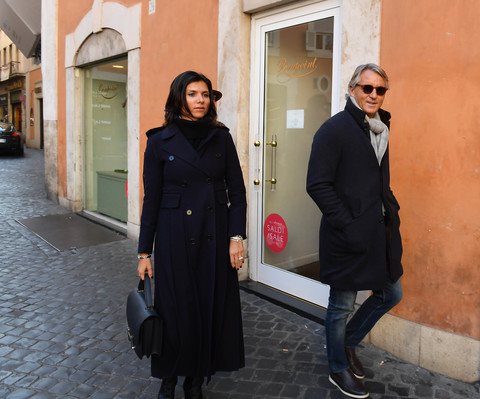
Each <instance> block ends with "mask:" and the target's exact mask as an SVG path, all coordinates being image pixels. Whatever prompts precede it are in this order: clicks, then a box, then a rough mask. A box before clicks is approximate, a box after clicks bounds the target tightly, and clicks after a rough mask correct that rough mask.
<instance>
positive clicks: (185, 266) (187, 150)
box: [138, 124, 246, 378]
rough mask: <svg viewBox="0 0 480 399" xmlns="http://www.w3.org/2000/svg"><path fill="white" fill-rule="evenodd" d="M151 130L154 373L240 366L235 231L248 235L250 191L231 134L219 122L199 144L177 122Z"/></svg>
mask: <svg viewBox="0 0 480 399" xmlns="http://www.w3.org/2000/svg"><path fill="white" fill-rule="evenodd" d="M147 136H149V139H148V142H147V148H146V150H145V158H144V171H143V177H144V188H145V197H144V203H143V210H142V216H141V228H140V237H139V245H138V251H139V253H152V249H153V246H154V251H153V253H154V276H155V308H156V309H157V311H158V312H159V313H160V315H161V316H162V317H163V319H164V342H163V353H162V355H161V356H152V375H153V376H154V377H158V378H162V377H168V376H173V375H190V376H210V375H212V374H213V373H214V372H215V371H220V370H222V371H231V370H237V369H239V368H241V367H243V366H244V346H243V331H242V319H241V310H240V298H239V289H238V275H237V271H236V270H235V269H233V268H232V266H231V264H230V256H229V237H230V236H234V235H242V236H245V235H246V231H245V229H246V196H245V185H244V182H243V177H242V171H241V169H240V163H239V160H238V156H237V152H236V150H235V145H234V143H233V140H232V137H231V135H230V132H229V131H228V129H227V128H225V127H221V126H219V127H216V128H212V129H211V131H210V132H209V134H208V135H207V137H206V138H205V139H204V140H203V141H202V142H201V144H200V146H199V148H198V150H195V149H194V148H193V146H192V145H191V144H190V143H189V142H188V140H187V139H186V138H185V136H184V135H183V134H182V133H181V131H180V130H179V128H178V127H177V126H176V125H174V124H172V125H169V126H168V127H161V128H156V129H152V130H150V131H149V132H147Z"/></svg>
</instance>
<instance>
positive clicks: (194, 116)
mask: <svg viewBox="0 0 480 399" xmlns="http://www.w3.org/2000/svg"><path fill="white" fill-rule="evenodd" d="M185 97H186V98H187V107H188V110H189V111H190V114H189V113H188V112H187V111H186V110H184V112H182V118H184V119H188V120H192V121H198V120H199V119H202V118H203V117H204V116H205V115H206V114H207V112H208V109H209V107H210V93H209V92H208V87H207V84H206V83H205V82H204V81H202V80H200V81H198V82H192V83H190V84H189V85H188V86H187V88H186V89H185Z"/></svg>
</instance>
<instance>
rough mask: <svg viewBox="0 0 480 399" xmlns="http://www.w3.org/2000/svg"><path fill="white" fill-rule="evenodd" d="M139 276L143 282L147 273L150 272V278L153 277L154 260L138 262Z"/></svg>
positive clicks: (148, 259)
mask: <svg viewBox="0 0 480 399" xmlns="http://www.w3.org/2000/svg"><path fill="white" fill-rule="evenodd" d="M137 270H138V275H139V276H140V278H141V279H142V280H143V279H145V272H146V271H148V277H150V278H152V277H153V269H152V259H151V258H147V259H140V260H139V261H138V268H137Z"/></svg>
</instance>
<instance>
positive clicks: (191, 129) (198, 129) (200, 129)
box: [173, 117, 211, 150]
mask: <svg viewBox="0 0 480 399" xmlns="http://www.w3.org/2000/svg"><path fill="white" fill-rule="evenodd" d="M173 123H175V124H176V125H177V126H178V127H179V128H180V130H181V132H182V133H183V135H184V136H185V137H186V139H187V140H188V141H189V143H190V144H191V145H192V146H193V148H195V149H196V150H198V147H199V146H200V143H201V142H202V140H203V139H204V138H205V137H207V134H208V132H209V131H210V129H211V121H210V120H208V119H201V120H199V121H189V120H187V119H181V118H179V117H176V118H175V119H174V120H173Z"/></svg>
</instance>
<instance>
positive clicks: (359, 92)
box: [350, 69, 386, 118]
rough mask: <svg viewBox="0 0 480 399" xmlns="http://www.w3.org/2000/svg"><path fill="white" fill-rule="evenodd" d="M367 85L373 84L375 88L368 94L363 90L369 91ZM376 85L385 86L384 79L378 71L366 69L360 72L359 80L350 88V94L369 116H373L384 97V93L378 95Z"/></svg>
mask: <svg viewBox="0 0 480 399" xmlns="http://www.w3.org/2000/svg"><path fill="white" fill-rule="evenodd" d="M365 86H367V87H365ZM368 86H373V87H374V88H375V90H372V92H371V93H370V94H366V93H365V91H369V90H368V89H369V87H368ZM377 87H379V88H385V87H386V86H385V81H384V80H383V78H382V77H381V76H380V75H379V74H378V73H376V72H374V71H371V70H370V69H366V70H365V71H363V72H362V73H361V74H360V81H359V82H358V84H357V85H356V86H355V87H354V88H353V89H352V88H350V94H351V95H352V96H353V97H354V98H355V100H356V101H357V104H358V105H359V106H360V108H361V109H363V110H364V111H365V113H366V114H367V115H368V116H369V117H370V118H373V117H374V116H375V114H376V113H377V111H378V110H379V109H380V107H381V106H382V104H383V100H384V99H385V93H383V95H379V94H378V92H377V90H376V88H377ZM379 91H382V89H379Z"/></svg>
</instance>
